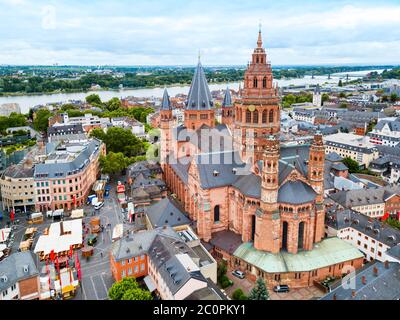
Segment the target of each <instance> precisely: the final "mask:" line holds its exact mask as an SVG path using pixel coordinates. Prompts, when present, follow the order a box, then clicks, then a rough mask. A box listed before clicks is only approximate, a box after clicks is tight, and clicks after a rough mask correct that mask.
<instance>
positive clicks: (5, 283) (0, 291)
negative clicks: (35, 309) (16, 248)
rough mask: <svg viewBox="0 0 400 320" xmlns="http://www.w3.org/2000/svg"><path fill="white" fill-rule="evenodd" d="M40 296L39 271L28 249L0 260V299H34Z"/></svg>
mask: <svg viewBox="0 0 400 320" xmlns="http://www.w3.org/2000/svg"><path fill="white" fill-rule="evenodd" d="M39 296H40V280H39V271H38V269H37V267H36V264H35V258H34V256H33V254H32V253H31V252H30V251H25V252H17V253H14V254H12V255H11V256H9V257H7V258H6V259H4V260H3V261H1V262H0V300H35V299H39Z"/></svg>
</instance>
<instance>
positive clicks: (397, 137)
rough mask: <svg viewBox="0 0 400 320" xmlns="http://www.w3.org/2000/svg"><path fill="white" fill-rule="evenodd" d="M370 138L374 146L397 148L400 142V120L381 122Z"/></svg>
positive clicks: (369, 134) (370, 133) (370, 134)
mask: <svg viewBox="0 0 400 320" xmlns="http://www.w3.org/2000/svg"><path fill="white" fill-rule="evenodd" d="M368 136H369V141H370V142H371V143H373V144H379V145H385V146H389V147H395V146H396V145H398V143H399V142H400V119H398V118H395V120H380V121H379V122H378V123H377V125H376V126H375V127H374V128H373V129H372V131H371V132H369V133H368Z"/></svg>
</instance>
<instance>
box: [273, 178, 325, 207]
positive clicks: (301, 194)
mask: <svg viewBox="0 0 400 320" xmlns="http://www.w3.org/2000/svg"><path fill="white" fill-rule="evenodd" d="M316 196H317V193H316V192H315V191H314V189H313V188H311V187H310V186H309V185H307V184H305V183H304V182H302V181H288V182H286V183H285V184H284V185H283V186H281V187H280V188H279V191H278V202H280V203H289V204H302V203H307V202H311V201H314V199H315V197H316Z"/></svg>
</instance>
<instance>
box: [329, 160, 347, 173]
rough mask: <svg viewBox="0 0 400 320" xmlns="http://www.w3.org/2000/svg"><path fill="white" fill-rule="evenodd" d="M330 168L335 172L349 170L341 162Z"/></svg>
mask: <svg viewBox="0 0 400 320" xmlns="http://www.w3.org/2000/svg"><path fill="white" fill-rule="evenodd" d="M331 168H332V169H334V170H337V171H346V170H349V168H347V166H346V165H345V164H344V163H342V162H339V163H334V164H333V165H332V167H331Z"/></svg>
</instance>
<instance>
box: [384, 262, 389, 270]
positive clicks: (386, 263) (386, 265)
mask: <svg viewBox="0 0 400 320" xmlns="http://www.w3.org/2000/svg"><path fill="white" fill-rule="evenodd" d="M385 268H386V269H389V261H387V260H386V261H385Z"/></svg>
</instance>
